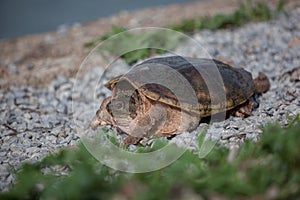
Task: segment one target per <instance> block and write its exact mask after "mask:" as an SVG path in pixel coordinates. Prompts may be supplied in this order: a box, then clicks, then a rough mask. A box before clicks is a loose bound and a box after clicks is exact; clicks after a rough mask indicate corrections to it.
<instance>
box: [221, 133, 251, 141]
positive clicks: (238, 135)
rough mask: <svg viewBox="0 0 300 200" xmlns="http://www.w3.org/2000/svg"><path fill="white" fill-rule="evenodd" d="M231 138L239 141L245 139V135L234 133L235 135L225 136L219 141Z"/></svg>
mask: <svg viewBox="0 0 300 200" xmlns="http://www.w3.org/2000/svg"><path fill="white" fill-rule="evenodd" d="M232 137H237V138H239V139H242V138H245V137H246V133H242V134H240V133H236V134H232V135H225V136H221V139H222V140H228V139H230V138H232Z"/></svg>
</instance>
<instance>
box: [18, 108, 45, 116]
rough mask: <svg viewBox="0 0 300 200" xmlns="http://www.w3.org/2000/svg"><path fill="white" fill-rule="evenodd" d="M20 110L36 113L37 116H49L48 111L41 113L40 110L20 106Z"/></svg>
mask: <svg viewBox="0 0 300 200" xmlns="http://www.w3.org/2000/svg"><path fill="white" fill-rule="evenodd" d="M18 108H19V109H21V110H24V111H30V112H34V113H37V114H40V115H46V114H48V112H47V111H40V110H37V109H32V108H26V107H20V106H18Z"/></svg>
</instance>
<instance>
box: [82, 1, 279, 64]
mask: <svg viewBox="0 0 300 200" xmlns="http://www.w3.org/2000/svg"><path fill="white" fill-rule="evenodd" d="M283 7H284V0H280V1H279V3H278V5H277V8H276V9H275V10H274V9H271V8H270V7H269V6H268V5H267V4H266V3H263V2H262V1H258V2H255V3H254V2H252V1H251V0H245V1H244V3H242V4H240V6H239V8H238V9H237V10H236V11H234V12H233V13H231V14H226V15H225V14H217V15H215V16H205V17H199V18H195V19H191V20H184V21H183V22H182V23H179V24H174V25H169V26H167V28H169V29H171V30H175V31H178V32H183V33H186V34H192V33H194V32H196V31H199V30H203V29H209V30H217V29H224V28H234V27H238V26H241V25H244V24H246V23H249V22H258V21H268V20H271V19H273V18H274V17H276V16H277V15H278V14H279V13H281V12H282V11H283ZM126 31H127V29H125V28H121V27H113V28H112V31H111V32H109V33H107V34H106V35H104V36H102V37H100V38H98V39H96V40H94V41H91V42H89V43H87V44H86V45H85V46H86V47H90V48H92V47H95V46H97V45H98V44H99V43H101V42H103V41H106V40H107V39H109V38H111V37H112V36H116V35H118V34H119V36H120V37H119V38H118V39H116V40H112V41H109V42H107V43H106V44H105V45H104V46H102V47H101V53H102V55H104V54H103V51H107V52H109V53H111V54H112V55H113V56H118V57H119V56H120V57H122V58H123V59H124V60H125V62H127V63H128V64H134V63H136V62H138V61H139V60H142V59H145V58H148V57H150V56H153V55H157V54H163V53H166V52H168V51H171V50H173V49H175V48H176V47H177V46H178V45H180V44H181V43H182V42H184V41H185V38H184V37H182V36H181V35H177V34H174V33H171V32H161V31H158V32H157V33H143V34H132V33H130V32H126ZM151 47H152V48H151ZM158 47H159V48H158ZM126 49H134V50H133V51H129V52H127V51H124V50H126Z"/></svg>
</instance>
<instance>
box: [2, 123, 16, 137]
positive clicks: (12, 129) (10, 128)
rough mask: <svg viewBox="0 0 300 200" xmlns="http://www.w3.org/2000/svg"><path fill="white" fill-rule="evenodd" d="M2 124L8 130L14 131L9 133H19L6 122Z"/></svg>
mask: <svg viewBox="0 0 300 200" xmlns="http://www.w3.org/2000/svg"><path fill="white" fill-rule="evenodd" d="M3 126H5V127H6V128H8V129H9V130H11V131H12V132H14V134H10V135H18V134H19V132H18V131H17V130H16V129H14V128H12V127H10V126H9V125H7V124H3Z"/></svg>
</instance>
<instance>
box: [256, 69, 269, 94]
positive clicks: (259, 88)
mask: <svg viewBox="0 0 300 200" xmlns="http://www.w3.org/2000/svg"><path fill="white" fill-rule="evenodd" d="M254 86H255V89H254V92H255V93H256V94H262V93H265V92H267V91H268V90H269V89H270V81H269V78H268V77H267V76H266V75H265V74H264V73H262V72H259V74H258V77H256V78H255V79H254Z"/></svg>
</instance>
